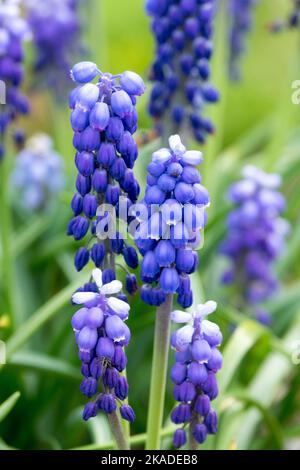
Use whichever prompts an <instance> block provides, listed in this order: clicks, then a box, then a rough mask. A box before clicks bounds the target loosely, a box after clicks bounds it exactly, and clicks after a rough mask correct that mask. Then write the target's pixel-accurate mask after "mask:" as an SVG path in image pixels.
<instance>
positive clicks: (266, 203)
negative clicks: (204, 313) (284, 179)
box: [221, 165, 289, 323]
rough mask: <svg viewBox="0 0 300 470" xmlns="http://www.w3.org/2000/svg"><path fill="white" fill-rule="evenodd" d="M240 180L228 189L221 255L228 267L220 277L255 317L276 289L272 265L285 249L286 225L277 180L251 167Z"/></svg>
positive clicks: (279, 181)
mask: <svg viewBox="0 0 300 470" xmlns="http://www.w3.org/2000/svg"><path fill="white" fill-rule="evenodd" d="M242 174H243V179H242V180H241V181H238V182H237V183H234V184H233V185H232V186H231V187H230V189H229V199H230V201H231V202H232V203H233V204H234V207H233V209H232V211H231V212H230V213H229V216H228V219H227V227H228V231H227V237H226V239H225V240H224V242H223V243H222V244H221V252H222V253H223V254H224V255H225V256H226V257H227V258H228V259H229V260H230V263H231V266H230V268H229V269H228V270H227V271H226V272H225V273H224V275H223V282H224V283H225V284H236V286H237V288H238V291H239V294H240V297H241V301H242V302H243V303H246V304H250V305H251V306H252V309H253V313H254V316H255V317H256V318H264V320H263V322H264V323H266V319H265V317H266V315H265V314H264V316H262V315H260V314H259V310H257V309H258V304H260V303H261V302H263V301H265V300H267V299H268V298H270V297H272V295H274V293H275V292H276V291H277V289H278V280H277V277H276V276H275V274H274V269H273V265H274V262H275V261H276V259H277V258H278V257H279V256H280V254H281V253H282V251H283V250H284V247H285V238H286V235H287V233H288V231H289V225H288V223H287V222H286V221H285V220H284V219H283V218H282V217H281V214H282V213H283V211H284V209H285V199H284V197H283V196H282V194H281V193H280V191H279V187H280V184H281V178H280V176H279V175H277V174H268V173H265V172H263V171H262V170H261V169H259V168H256V167H255V166H252V165H247V166H246V167H244V169H243V172H242Z"/></svg>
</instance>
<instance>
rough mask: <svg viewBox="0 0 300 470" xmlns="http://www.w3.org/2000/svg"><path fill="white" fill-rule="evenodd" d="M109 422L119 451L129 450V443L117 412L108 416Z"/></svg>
mask: <svg viewBox="0 0 300 470" xmlns="http://www.w3.org/2000/svg"><path fill="white" fill-rule="evenodd" d="M108 421H109V424H110V427H111V430H112V432H113V435H114V438H115V441H116V444H117V447H118V449H119V450H129V449H130V446H129V442H128V440H127V439H126V437H125V433H124V429H123V426H122V424H121V421H120V418H119V415H118V413H117V411H114V412H113V413H111V414H109V415H108Z"/></svg>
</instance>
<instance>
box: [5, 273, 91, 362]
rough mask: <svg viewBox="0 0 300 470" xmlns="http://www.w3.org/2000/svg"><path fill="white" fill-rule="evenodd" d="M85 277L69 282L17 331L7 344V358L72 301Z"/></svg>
mask: <svg viewBox="0 0 300 470" xmlns="http://www.w3.org/2000/svg"><path fill="white" fill-rule="evenodd" d="M85 279H86V276H85V277H83V276H79V277H78V279H77V280H76V281H74V282H73V283H71V284H69V285H68V286H67V287H65V288H64V289H63V290H61V291H60V292H59V293H58V294H56V295H55V296H54V297H52V298H51V299H50V300H49V301H48V302H46V303H45V304H44V305H43V306H42V307H41V308H39V309H38V310H37V311H36V312H35V313H34V314H33V315H32V316H31V317H30V318H29V319H28V320H27V321H26V322H25V323H23V325H22V326H20V327H19V328H18V329H17V330H16V331H15V333H14V334H13V335H12V336H11V337H10V338H9V340H8V342H7V345H6V346H7V349H6V351H7V359H9V358H10V357H11V356H12V354H13V353H15V352H16V351H17V350H18V349H20V348H21V347H22V346H23V345H24V344H25V343H26V341H27V340H28V339H29V338H30V337H31V336H32V335H33V334H34V333H35V332H36V331H37V330H38V329H39V328H41V327H42V326H44V325H45V323H47V322H48V321H49V320H50V319H51V318H53V317H54V316H55V315H57V313H58V312H59V311H60V309H61V308H62V307H64V306H65V305H67V304H68V303H69V302H70V298H71V296H72V294H73V293H74V291H75V290H76V289H78V288H79V287H80V286H81V285H82V284H83V283H84V281H85Z"/></svg>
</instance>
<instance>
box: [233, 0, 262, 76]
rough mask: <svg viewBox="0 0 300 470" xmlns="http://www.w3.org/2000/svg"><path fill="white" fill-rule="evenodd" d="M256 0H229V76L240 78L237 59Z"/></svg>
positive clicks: (241, 52) (238, 58)
mask: <svg viewBox="0 0 300 470" xmlns="http://www.w3.org/2000/svg"><path fill="white" fill-rule="evenodd" d="M256 3H257V0H230V2H229V19H230V31H229V76H230V78H231V80H233V81H236V80H239V79H240V67H239V60H240V57H241V56H242V54H243V53H244V51H245V43H246V37H247V34H248V33H249V31H250V30H251V27H252V16H253V11H254V7H255V5H256Z"/></svg>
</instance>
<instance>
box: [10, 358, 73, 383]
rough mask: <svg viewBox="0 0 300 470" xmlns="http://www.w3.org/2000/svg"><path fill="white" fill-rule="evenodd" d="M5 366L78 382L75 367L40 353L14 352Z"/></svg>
mask: <svg viewBox="0 0 300 470" xmlns="http://www.w3.org/2000/svg"><path fill="white" fill-rule="evenodd" d="M7 366H15V367H22V369H23V368H28V369H33V370H37V371H40V372H46V373H51V374H54V375H61V376H63V377H66V378H68V379H71V380H76V381H79V380H80V374H79V372H78V370H77V369H76V368H75V367H73V366H71V365H70V364H68V363H67V362H64V361H62V360H60V359H56V358H53V357H50V356H47V355H45V354H41V353H40V352H34V351H19V352H16V353H15V354H13V356H12V357H11V358H10V361H9V363H8V364H7ZM7 366H6V367H7Z"/></svg>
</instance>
